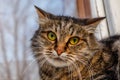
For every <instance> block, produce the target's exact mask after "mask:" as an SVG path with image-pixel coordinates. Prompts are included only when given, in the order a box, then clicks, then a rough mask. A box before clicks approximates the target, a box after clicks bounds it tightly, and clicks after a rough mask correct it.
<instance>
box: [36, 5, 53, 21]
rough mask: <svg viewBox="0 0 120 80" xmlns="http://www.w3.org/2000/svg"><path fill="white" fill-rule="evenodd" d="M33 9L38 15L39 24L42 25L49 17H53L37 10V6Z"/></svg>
mask: <svg viewBox="0 0 120 80" xmlns="http://www.w3.org/2000/svg"><path fill="white" fill-rule="evenodd" d="M35 9H36V12H37V14H38V17H39V20H40V23H44V22H46V21H48V20H49V19H50V17H51V16H54V15H53V14H50V13H48V12H45V11H44V10H42V9H40V8H38V7H37V6H35Z"/></svg>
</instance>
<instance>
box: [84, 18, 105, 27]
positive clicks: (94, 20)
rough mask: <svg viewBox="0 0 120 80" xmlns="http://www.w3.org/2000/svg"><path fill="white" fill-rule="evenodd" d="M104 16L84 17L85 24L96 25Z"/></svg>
mask: <svg viewBox="0 0 120 80" xmlns="http://www.w3.org/2000/svg"><path fill="white" fill-rule="evenodd" d="M103 19H105V17H99V18H91V19H86V22H85V25H92V24H94V25H96V26H97V25H98V24H99V23H100V22H101V21H102V20H103Z"/></svg>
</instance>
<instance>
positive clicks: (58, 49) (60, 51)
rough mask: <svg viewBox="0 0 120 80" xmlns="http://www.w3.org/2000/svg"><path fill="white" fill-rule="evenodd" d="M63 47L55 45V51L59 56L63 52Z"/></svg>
mask: <svg viewBox="0 0 120 80" xmlns="http://www.w3.org/2000/svg"><path fill="white" fill-rule="evenodd" d="M63 51H64V49H63V48H62V47H57V49H56V52H57V54H58V56H60V55H61V54H62V53H63Z"/></svg>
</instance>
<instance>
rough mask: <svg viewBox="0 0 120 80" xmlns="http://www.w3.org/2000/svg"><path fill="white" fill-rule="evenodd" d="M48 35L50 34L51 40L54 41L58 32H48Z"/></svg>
mask: <svg viewBox="0 0 120 80" xmlns="http://www.w3.org/2000/svg"><path fill="white" fill-rule="evenodd" d="M47 36H48V39H49V40H51V41H54V40H56V38H57V37H56V34H55V33H53V32H51V31H50V32H48V34H47Z"/></svg>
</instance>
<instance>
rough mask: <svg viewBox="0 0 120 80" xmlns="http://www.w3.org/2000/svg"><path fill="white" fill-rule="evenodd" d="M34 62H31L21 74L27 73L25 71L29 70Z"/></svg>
mask: <svg viewBox="0 0 120 80" xmlns="http://www.w3.org/2000/svg"><path fill="white" fill-rule="evenodd" d="M34 62H36V60H35V59H34V60H32V62H31V63H29V64H28V65H27V67H26V68H25V69H24V71H23V72H22V74H25V73H26V72H27V70H28V69H29V67H30V66H31V65H32V64H33V63H34Z"/></svg>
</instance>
